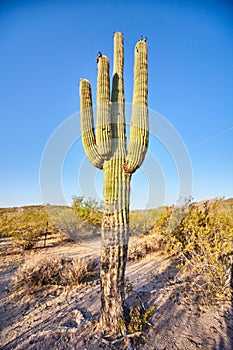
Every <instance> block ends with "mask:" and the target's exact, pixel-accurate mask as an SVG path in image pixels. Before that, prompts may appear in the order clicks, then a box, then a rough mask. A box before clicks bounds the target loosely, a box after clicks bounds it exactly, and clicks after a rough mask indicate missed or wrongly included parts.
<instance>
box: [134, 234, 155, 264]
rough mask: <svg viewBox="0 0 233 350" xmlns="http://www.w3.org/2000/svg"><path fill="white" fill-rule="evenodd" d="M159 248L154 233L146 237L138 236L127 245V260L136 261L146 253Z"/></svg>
mask: <svg viewBox="0 0 233 350" xmlns="http://www.w3.org/2000/svg"><path fill="white" fill-rule="evenodd" d="M158 250H159V239H158V236H157V235H155V234H149V235H147V236H146V237H141V238H139V239H138V240H137V241H136V242H135V243H133V244H132V245H130V246H129V249H128V261H137V260H140V259H143V258H144V257H145V256H146V255H147V254H149V253H152V252H156V251H158Z"/></svg>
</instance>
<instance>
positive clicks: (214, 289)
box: [154, 200, 233, 300]
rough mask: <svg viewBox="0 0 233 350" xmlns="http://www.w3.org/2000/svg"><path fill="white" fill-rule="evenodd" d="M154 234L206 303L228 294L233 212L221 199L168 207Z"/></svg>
mask: <svg viewBox="0 0 233 350" xmlns="http://www.w3.org/2000/svg"><path fill="white" fill-rule="evenodd" d="M176 210H177V209H176ZM177 213H178V216H176V215H177ZM179 215H180V216H179ZM154 232H155V233H159V234H160V237H161V247H162V249H163V251H164V252H165V253H169V254H176V255H178V256H179V257H180V266H181V267H182V271H183V274H184V275H186V276H189V278H190V277H191V276H192V279H191V280H193V281H194V280H195V281H197V280H198V283H196V282H195V283H194V284H195V286H196V288H199V292H200V291H203V295H204V294H205V296H206V300H207V299H208V298H209V300H214V299H221V298H222V299H224V298H226V295H230V278H231V266H232V253H233V249H232V240H233V211H232V208H231V207H229V206H228V207H224V201H223V200H216V201H214V202H205V203H203V204H202V205H197V204H195V203H191V204H189V205H188V206H185V207H180V208H178V210H177V211H175V209H174V208H167V209H166V211H165V212H164V213H162V214H161V216H160V217H159V219H158V220H157V222H156V225H155V227H154ZM194 284H193V286H194Z"/></svg>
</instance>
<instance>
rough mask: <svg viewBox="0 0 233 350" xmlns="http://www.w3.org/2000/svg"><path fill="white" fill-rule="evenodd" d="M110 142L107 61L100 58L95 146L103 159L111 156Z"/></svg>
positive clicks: (102, 57) (104, 57) (104, 58)
mask: <svg viewBox="0 0 233 350" xmlns="http://www.w3.org/2000/svg"><path fill="white" fill-rule="evenodd" d="M111 140H112V130H111V115H110V78H109V61H108V58H107V56H101V57H100V58H99V62H98V77H97V121H96V145H97V149H98V153H99V154H100V155H101V156H102V157H103V158H104V159H108V158H109V155H110V154H111Z"/></svg>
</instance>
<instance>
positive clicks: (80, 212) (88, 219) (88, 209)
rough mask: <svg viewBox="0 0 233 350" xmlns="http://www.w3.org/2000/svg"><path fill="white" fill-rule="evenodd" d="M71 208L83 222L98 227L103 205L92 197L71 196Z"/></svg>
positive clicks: (100, 221)
mask: <svg viewBox="0 0 233 350" xmlns="http://www.w3.org/2000/svg"><path fill="white" fill-rule="evenodd" d="M72 200H73V202H72V209H73V210H74V212H75V214H76V215H77V217H78V218H79V219H81V220H82V221H84V222H85V223H87V224H89V225H91V226H95V227H100V226H101V223H102V216H103V205H102V203H99V202H98V201H96V200H95V199H93V198H87V199H85V198H84V197H77V196H73V197H72Z"/></svg>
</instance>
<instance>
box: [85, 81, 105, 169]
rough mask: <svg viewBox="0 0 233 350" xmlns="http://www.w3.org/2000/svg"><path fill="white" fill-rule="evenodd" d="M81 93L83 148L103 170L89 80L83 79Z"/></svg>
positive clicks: (91, 160) (93, 162)
mask: <svg viewBox="0 0 233 350" xmlns="http://www.w3.org/2000/svg"><path fill="white" fill-rule="evenodd" d="M79 93H80V114H81V133H82V143H83V147H84V150H85V152H86V155H87V157H88V159H89V160H90V162H91V163H92V164H93V165H94V166H95V167H97V168H99V169H102V168H103V162H104V159H103V158H102V157H101V156H100V154H99V153H98V150H97V146H96V138H95V134H94V122H93V110H92V96H91V84H90V82H89V81H88V80H86V79H82V80H81V81H80V87H79Z"/></svg>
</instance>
